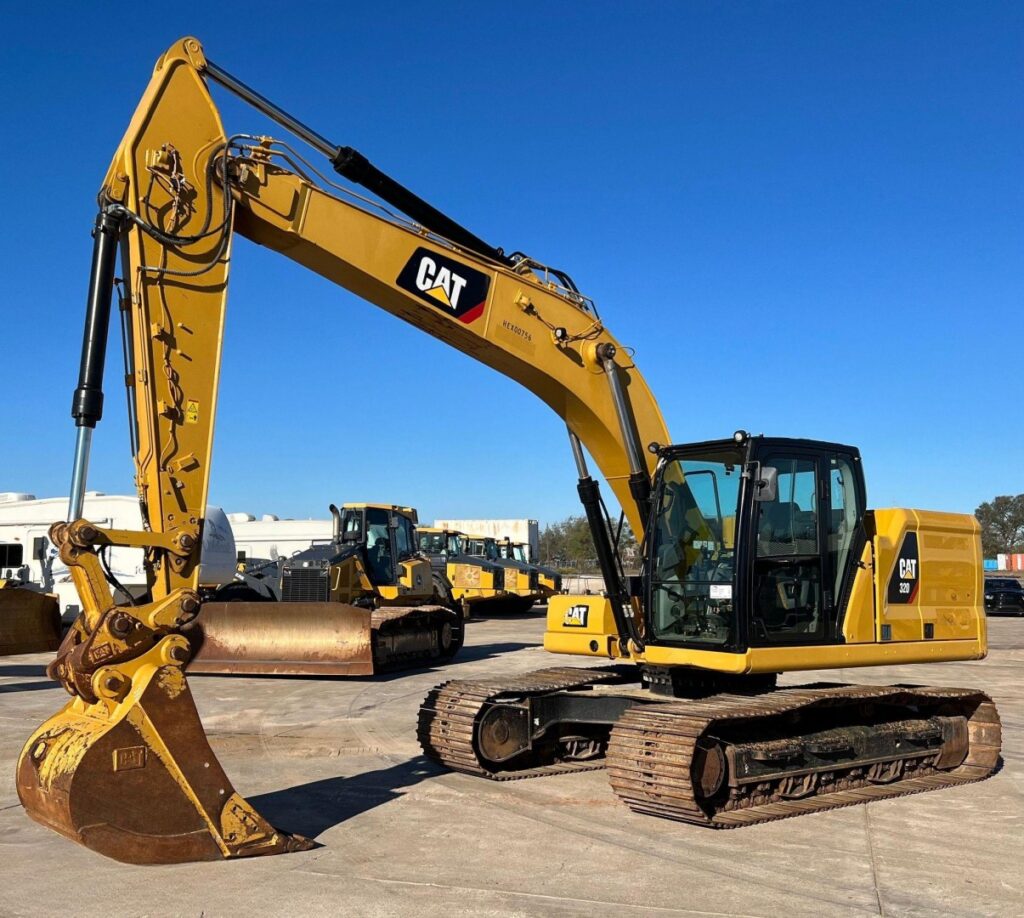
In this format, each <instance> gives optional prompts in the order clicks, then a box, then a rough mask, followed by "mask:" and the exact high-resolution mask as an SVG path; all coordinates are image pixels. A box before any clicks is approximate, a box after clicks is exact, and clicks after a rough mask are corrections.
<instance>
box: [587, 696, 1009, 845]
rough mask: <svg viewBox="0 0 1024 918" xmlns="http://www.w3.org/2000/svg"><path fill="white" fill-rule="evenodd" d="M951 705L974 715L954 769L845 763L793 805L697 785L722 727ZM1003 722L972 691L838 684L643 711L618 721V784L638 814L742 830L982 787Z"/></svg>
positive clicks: (775, 797)
mask: <svg viewBox="0 0 1024 918" xmlns="http://www.w3.org/2000/svg"><path fill="white" fill-rule="evenodd" d="M863 702H867V703H884V702H891V703H893V704H900V705H915V704H926V705H937V704H946V705H952V706H955V707H958V708H961V709H962V710H963V711H964V713H965V714H966V715H967V717H968V720H967V729H968V740H969V745H968V750H967V755H966V757H965V759H964V761H963V762H962V763H961V764H960V765H958V766H957V767H955V768H953V769H952V770H950V771H938V770H936V769H935V767H934V765H932V764H930V763H928V762H926V761H925V760H923V759H917V760H914V761H907V762H905V763H901V766H900V769H901V771H902V773H903V775H904V776H903V777H902V778H901V779H900V780H895V781H893V782H892V783H873V781H872V779H871V778H870V777H869V776H868V774H867V772H868V771H869V770H868V769H865V768H864V767H863V766H861V767H856V766H853V765H851V766H850V767H846V766H845V765H840V766H839V767H837V768H836V769H835V772H834V773H833V774H831V775H823V776H821V777H822V780H821V781H820V783H819V784H818V788H817V789H818V791H820V792H817V793H815V794H814V795H813V796H807V797H805V798H802V799H786V795H785V792H784V789H783V788H782V786H781V784H779V783H778V782H773V781H765V782H762V783H760V784H757V785H755V786H754V787H753V788H752V789H751V790H750V791H749V792H747V793H737V790H736V788H729V789H728V793H727V795H726V796H725V797H724V799H719V800H717V801H714V802H712V801H709V800H707V799H703V798H702V795H701V793H700V791H699V790H698V789H697V787H696V786H695V782H694V775H695V772H697V771H699V763H697V766H698V767H697V768H695V762H694V758H695V754H696V753H697V751H698V749H700V748H701V744H702V741H704V742H705V743H706V741H707V740H708V738H709V737H710V736H712V735H713V733H714V731H715V729H716V728H720V727H721V726H722V725H724V724H729V723H737V722H742V721H745V720H754V719H758V718H765V717H773V716H777V715H784V716H785V715H792V714H794V713H795V712H797V711H800V710H806V709H808V708H811V707H824V706H829V705H833V706H834V705H844V704H853V703H863ZM1000 734H1001V729H1000V721H999V715H998V713H997V712H996V708H995V705H994V704H993V703H992V700H991V699H990V698H989V697H988V696H987V695H984V694H983V693H981V692H976V691H971V690H967V689H946V688H917V687H904V686H863V685H852V686H835V687H829V688H814V687H808V688H796V689H785V690H779V691H775V692H772V693H769V694H767V695H763V696H759V697H746V696H737V695H718V696H714V697H711V698H708V699H706V700H703V701H693V702H690V701H688V702H670V703H667V704H651V705H646V704H645V705H637V706H636V707H633V708H630V709H629V710H628V711H627V712H626V713H625V714H624V715H623V716H622V717H621V718H620V719H619V721H618V722H617V723H616V724H615V726H614V727H613V729H612V733H611V738H610V741H609V744H608V750H607V757H606V764H607V768H608V773H609V777H610V779H611V785H612V788H613V790H614V791H615V793H616V794H617V795H618V796H619V798H620V799H621V800H623V802H625V803H626V804H627V806H629V807H630V809H632V810H634V811H635V812H638V813H646V814H650V815H654V816H661V817H665V818H668V819H674V820H677V821H682V822H689V823H696V824H699V825H705V826H712V827H715V828H735V827H738V826H744V825H752V824H754V823H760V822H767V821H769V820H774V819H784V818H786V817H789V816H799V815H803V814H806V813H816V812H821V811H824V810H830V809H834V808H837V807H842V806H851V805H853V804H857V803H867V802H869V801H872V800H881V799H887V798H891V797H901V796H905V795H908V794H915V793H921V792H923V791H929V790H938V789H940V788H943V787H951V786H955V785H959V784H967V783H970V782H974V781H981V780H984V779H985V778H987V777H988V776H989V775H990V774H991V773H992V771H993V769H994V768H995V767H996V764H997V763H998V760H999V749H1000Z"/></svg>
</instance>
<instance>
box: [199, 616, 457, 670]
mask: <svg viewBox="0 0 1024 918" xmlns="http://www.w3.org/2000/svg"><path fill="white" fill-rule="evenodd" d="M184 633H185V634H186V635H187V637H188V639H189V643H190V644H191V645H192V652H193V657H192V661H191V662H190V663H189V664H188V670H189V672H195V673H225V674H257V675H278V676H286V675H287V676H370V675H373V674H374V673H376V672H379V671H381V670H384V669H395V668H398V667H401V666H411V665H416V664H417V663H422V662H428V661H430V660H443V659H447V658H449V657H452V656H454V655H455V654H456V653H457V652H458V650H459V648H460V647H461V646H462V639H463V626H462V617H461V616H460V615H459V614H458V613H457V612H454V611H453V610H452V609H449V608H448V607H447V606H433V605H431V606H402V607H383V608H380V609H374V610H372V611H371V610H369V609H360V608H359V607H357V606H350V605H347V604H345V603H339V602H210V603H206V604H204V605H203V607H202V610H201V611H200V613H199V615H198V616H197V617H196V619H195V621H193V622H192V623H191V624H190V625H189V626H188V628H187V629H186V631H185V632H184Z"/></svg>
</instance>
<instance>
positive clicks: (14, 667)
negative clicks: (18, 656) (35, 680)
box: [0, 662, 46, 676]
mask: <svg viewBox="0 0 1024 918" xmlns="http://www.w3.org/2000/svg"><path fill="white" fill-rule="evenodd" d="M45 675H46V667H45V666H43V665H42V664H36V665H33V666H30V665H28V664H27V663H8V664H6V665H5V664H4V663H2V662H0V676H45Z"/></svg>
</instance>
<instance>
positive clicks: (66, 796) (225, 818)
mask: <svg viewBox="0 0 1024 918" xmlns="http://www.w3.org/2000/svg"><path fill="white" fill-rule="evenodd" d="M186 656H187V643H186V641H185V639H184V638H183V637H180V636H177V635H174V636H168V637H165V638H163V639H162V640H161V641H160V642H159V643H158V644H156V645H155V646H154V647H153V648H152V649H151V650H150V651H148V652H147V653H145V654H143V655H142V656H140V657H138V658H136V659H134V660H131V661H129V662H127V663H123V664H119V665H117V666H107V667H101V668H100V669H98V670H97V671H96V672H95V673H94V674H93V676H92V680H91V687H92V693H93V694H94V695H95V697H96V698H97V700H96V701H94V702H91V703H90V702H87V701H85V700H84V699H83V698H82V697H76V698H74V700H72V701H71V702H69V703H68V704H67V706H66V707H65V708H64V709H63V710H62V711H60V712H59V713H58V714H56V715H54V716H53V717H51V718H50V719H49V720H48V721H46V723H44V724H43V725H42V727H40V728H39V729H38V730H37V731H36V732H35V733H34V734H33V735H32V737H31V738H30V739H29V741H28V743H26V745H25V748H24V749H23V750H22V753H21V756H20V758H19V760H18V772H17V786H18V796H19V797H20V798H21V802H22V803H23V804H24V806H25V809H26V810H27V811H28V814H29V815H30V816H31V817H32V818H33V819H35V820H36V821H37V822H40V823H42V824H43V825H45V826H47V827H49V828H51V829H54V830H55V831H57V832H59V833H60V834H61V835H64V836H65V837H67V838H69V839H71V840H72V841H76V842H78V843H79V844H82V845H85V846H86V847H87V848H91V849H92V850H93V851H97V852H99V853H100V854H104V855H106V856H107V857H112V858H114V859H116V860H119V861H124V862H126V863H130V864H176V863H182V862H186V861H204V860H216V859H219V858H234V857H249V856H254V855H262V854H282V853H285V852H289V851H302V850H307V849H309V848H311V847H313V842H311V841H310V840H309V839H306V838H302V837H301V836H293V835H288V834H286V833H284V832H280V831H278V830H277V829H275V828H274V827H273V826H271V825H270V824H269V823H268V822H267V821H266V820H265V819H264V818H263V817H262V816H260V814H259V813H257V812H256V810H255V809H253V807H252V806H251V805H250V804H249V803H248V802H247V801H246V800H245V799H244V798H243V797H241V796H240V795H239V794H238V793H237V792H236V791H235V789H234V787H232V785H231V782H230V781H229V780H228V778H227V775H226V774H225V773H224V769H223V768H221V766H220V763H219V762H218V761H217V757H216V756H215V755H214V754H213V750H212V749H211V748H210V744H209V742H208V741H207V738H206V733H205V732H204V730H203V726H202V724H201V723H200V720H199V714H198V713H197V711H196V707H195V703H194V702H193V700H192V693H191V692H190V691H189V687H188V684H187V683H186V681H185V674H184V673H183V671H182V667H181V662H180V661H181V660H183V659H185V657H186Z"/></svg>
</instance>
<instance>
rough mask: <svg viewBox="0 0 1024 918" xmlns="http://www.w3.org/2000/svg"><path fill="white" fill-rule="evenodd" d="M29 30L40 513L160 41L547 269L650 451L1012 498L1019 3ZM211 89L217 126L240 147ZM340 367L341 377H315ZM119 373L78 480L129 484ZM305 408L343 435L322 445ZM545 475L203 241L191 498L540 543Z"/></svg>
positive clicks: (9, 328)
mask: <svg viewBox="0 0 1024 918" xmlns="http://www.w3.org/2000/svg"><path fill="white" fill-rule="evenodd" d="M27 7H28V5H27V4H25V5H23V9H22V10H19V11H14V12H12V11H10V9H11V8H10V5H6V7H5V9H4V12H3V13H0V18H2V20H3V23H4V26H5V28H4V31H5V33H6V34H8V35H18V36H19V40H18V41H17V42H8V45H7V48H6V49H5V54H4V59H3V62H2V64H0V76H2V81H3V86H4V97H5V98H4V111H5V114H6V119H5V120H6V137H5V142H4V143H3V144H2V145H0V183H2V184H3V191H4V195H3V199H4V201H5V202H6V203H7V213H6V215H5V219H4V220H3V221H0V240H2V252H3V271H2V274H0V290H2V300H0V302H2V307H0V308H2V315H3V318H4V321H3V328H4V331H5V336H4V338H5V341H4V345H3V348H2V349H0V385H2V388H3V391H4V393H5V395H6V398H5V400H4V411H3V424H2V426H0V490H23V491H31V492H34V493H36V494H37V495H40V496H44V495H46V496H49V495H56V494H64V493H66V491H67V485H68V477H69V473H70V465H71V453H72V445H73V436H74V431H73V426H72V421H71V420H70V417H69V405H70V396H71V390H72V388H73V387H74V384H75V378H76V374H77V363H78V351H79V348H80V342H81V325H82V314H83V306H84V298H85V288H86V281H87V277H88V270H89V256H90V247H91V241H90V238H89V229H90V227H91V224H92V220H93V216H94V209H95V193H96V191H97V188H98V184H99V182H100V180H101V178H102V176H103V173H104V171H105V169H106V166H107V163H108V161H109V158H110V156H111V154H112V153H113V150H114V147H115V146H116V144H117V141H118V140H119V138H120V135H121V133H122V131H123V129H124V126H125V124H126V123H127V121H128V118H129V117H130V115H131V112H132V111H133V109H134V106H135V104H136V101H137V99H138V96H139V94H140V93H141V91H142V89H143V87H144V86H145V84H146V81H147V79H148V76H149V73H150V71H151V69H152V65H153V62H154V61H155V60H156V58H157V57H158V56H159V55H160V54H161V53H162V52H163V50H164V49H165V48H166V47H167V46H168V45H169V44H171V42H172V41H174V40H175V39H176V38H178V37H179V36H180V35H183V34H194V35H196V36H197V37H199V38H200V39H201V40H202V41H203V43H204V45H205V48H206V51H207V54H208V55H209V57H210V58H211V59H212V60H214V61H216V62H217V63H219V64H220V65H221V66H222V67H225V68H226V69H228V70H229V71H231V72H233V73H235V74H236V75H237V76H239V77H240V78H241V79H243V80H246V81H247V82H249V83H250V84H252V85H254V86H255V87H257V88H258V89H259V90H260V91H262V92H263V93H264V94H265V95H267V96H269V97H270V98H272V99H274V100H275V101H276V102H278V103H279V104H280V105H282V106H283V107H284V108H286V109H288V110H290V111H292V112H293V113H294V114H295V115H296V116H298V117H300V118H301V119H303V120H305V121H306V122H307V123H309V124H310V125H312V126H313V127H315V128H316V129H317V130H318V131H319V132H320V133H322V134H324V135H326V136H328V137H330V138H331V139H332V140H334V141H336V142H337V143H340V144H349V145H351V146H354V147H356V148H358V149H359V150H361V151H362V152H363V153H365V154H366V155H367V156H369V157H370V159H371V160H372V161H374V162H375V163H376V164H377V165H379V166H380V167H381V168H383V169H385V170H386V171H389V172H390V173H391V174H393V175H394V176H395V177H396V178H398V179H399V180H400V181H402V182H403V183H404V184H406V185H407V186H409V187H410V188H412V189H414V190H415V191H417V192H418V193H419V194H420V195H422V196H423V197H425V198H427V199H428V200H429V201H431V202H432V203H434V204H435V205H436V206H438V207H440V208H442V209H443V210H446V211H447V212H449V213H450V214H451V215H452V216H453V217H455V218H456V219H458V220H460V221H461V222H463V223H464V224H466V225H467V226H469V227H470V228H471V229H473V230H474V231H475V232H477V233H478V234H479V235H481V236H483V237H484V238H485V239H487V240H488V241H490V242H492V243H493V244H495V245H501V246H504V247H505V248H506V250H515V249H521V250H524V251H526V252H528V253H530V254H531V255H533V256H534V257H536V258H538V259H540V260H542V261H545V262H547V263H550V264H554V265H557V266H559V267H562V268H564V269H566V270H568V271H569V272H570V273H571V274H572V275H573V276H574V278H575V279H576V282H577V283H578V284H579V286H580V287H581V289H582V290H583V291H584V292H586V293H587V294H589V295H590V296H592V297H593V298H594V299H595V300H596V301H597V303H598V306H599V308H600V310H601V314H602V317H603V318H604V320H605V322H606V323H607V325H608V327H609V328H610V329H611V330H612V331H613V333H614V334H615V335H616V336H617V337H618V338H619V339H620V340H621V341H622V342H623V343H625V344H628V345H630V346H632V347H634V348H635V349H636V359H637V362H638V365H639V366H640V368H641V369H642V371H643V373H644V375H645V376H646V377H647V379H648V381H649V383H650V384H651V386H652V388H653V390H654V392H655V394H656V396H657V397H658V399H659V402H660V403H661V406H662V410H663V412H664V414H665V416H666V419H667V421H668V425H669V429H670V431H671V432H672V435H673V438H674V439H675V440H677V441H687V440H697V439H705V438H710V437H717V436H727V435H729V434H730V433H731V432H732V431H733V430H734V429H736V428H737V427H745V428H747V429H750V430H752V431H755V432H759V431H760V432H765V433H770V434H776V435H785V436H806V437H815V438H820V439H832V440H839V441H843V442H848V443H853V444H855V445H857V446H859V447H860V448H861V450H862V453H863V455H864V458H865V467H866V472H867V476H868V495H869V502H870V503H871V504H872V505H873V506H893V505H899V506H913V507H924V508H934V509H949V510H957V511H968V512H969V511H972V510H973V509H974V507H975V506H976V505H977V504H978V503H979V502H980V501H982V500H985V499H988V498H990V497H992V496H993V495H995V494H1003V493H1018V492H1021V491H1024V474H1022V470H1024V461H1022V458H1021V457H1022V454H1024V423H1022V420H1021V411H1020V404H1021V398H1022V394H1024V386H1022V378H1024V374H1022V367H1024V304H1022V292H1024V283H1022V271H1021V254H1022V251H1024V247H1022V242H1024V239H1022V236H1024V222H1022V207H1021V204H1022V200H1021V198H1022V187H1024V186H1022V183H1021V179H1022V152H1024V149H1022V148H1024V143H1022V141H1024V127H1022V121H1021V110H1022V105H1021V103H1022V101H1024V100H1022V79H1021V78H1022V76H1024V72H1022V69H1024V59H1022V54H1021V48H1022V37H1024V6H1021V5H1019V4H1014V3H991V2H977V3H941V2H903V3H891V2H880V3H873V2H858V3H818V2H809V3H798V2H765V3H743V2H729V3H725V2H722V3H715V2H706V3H697V2H692V3H686V2H678V3H629V4H627V3H604V2H590V3H560V4H531V3H520V4H516V5H513V6H509V5H508V4H479V3H435V4H421V3H387V2H378V3H374V4H345V5H339V4H337V3H331V4H322V5H321V4H291V5H288V4H285V5H282V4H279V3H274V4H267V5H261V4H259V3H247V4H244V5H239V6H237V7H234V8H232V7H223V6H210V5H209V4H203V5H198V4H195V5H191V4H189V3H176V4H173V5H172V6H170V7H167V8H166V9H164V10H163V11H162V12H160V13H159V14H157V15H152V16H151V17H147V16H146V15H145V11H142V13H140V14H139V16H138V18H136V16H135V15H132V16H126V15H125V14H124V7H123V5H120V4H117V5H113V4H111V5H110V6H109V7H107V8H106V10H107V11H106V12H104V5H103V4H89V5H86V4H68V5H66V8H64V9H62V8H61V4H59V3H58V4H46V5H36V6H35V8H34V9H26V8H27ZM282 11H285V12H282ZM55 23H59V25H60V27H59V28H55V27H54V24H55ZM216 98H217V100H218V103H219V104H221V105H222V110H223V113H224V116H225V121H226V126H227V128H228V130H229V131H232V130H242V131H250V130H269V129H268V128H267V126H266V125H265V124H264V123H263V122H262V121H261V120H260V119H259V118H257V117H256V116H255V114H254V113H252V112H251V111H250V110H248V109H246V108H245V107H243V106H241V105H239V104H237V103H236V102H234V101H233V100H231V99H229V98H227V97H226V96H225V94H224V93H223V92H218V94H217V95H216ZM353 353H356V354H358V355H359V360H360V361H362V362H363V363H364V365H365V370H364V371H362V372H357V373H354V374H353V373H352V372H351V371H350V370H346V371H345V372H342V371H341V369H340V367H341V366H342V364H343V363H344V365H346V366H349V365H350V363H349V361H350V358H351V355H352V354H353ZM342 358H344V360H343V359H342ZM119 374H120V355H119V354H118V352H117V350H116V348H115V349H112V350H111V352H110V355H109V359H108V382H107V391H108V399H107V413H106V416H105V418H104V420H103V421H102V422H101V424H100V427H99V429H98V432H97V436H96V446H95V450H94V456H93V466H92V473H91V475H90V487H92V488H96V489H101V490H104V491H107V492H110V493H130V491H131V487H132V483H131V464H130V457H129V455H128V446H127V435H126V432H125V421H124V408H123V399H122V390H121V387H120V383H119V379H118V376H119ZM370 380H375V381H374V382H372V383H371V382H370ZM339 399H344V400H350V402H351V404H352V405H354V406H356V414H358V412H359V411H360V410H362V409H365V415H364V416H365V424H364V425H363V426H362V427H360V425H358V424H352V426H351V428H350V429H345V430H340V429H338V427H337V425H336V424H335V423H334V422H333V420H332V415H333V411H334V409H335V408H336V407H337V405H338V401H339ZM347 414H348V416H349V417H352V416H353V412H351V411H349V412H347ZM513 422H514V423H513ZM574 484H575V476H574V472H573V467H572V463H571V457H570V454H569V450H568V445H567V442H566V438H565V432H564V426H563V425H562V423H561V421H560V420H559V419H558V418H557V417H556V416H555V415H553V414H552V413H551V412H550V411H549V409H547V408H546V407H545V406H544V405H542V404H541V403H540V402H539V401H537V400H536V399H534V397H533V396H532V395H530V394H529V393H527V392H526V391H525V390H524V389H521V388H520V387H519V386H517V385H516V384H515V383H513V382H511V381H510V380H507V379H504V378H503V377H500V376H498V375H497V374H495V373H494V372H493V371H491V370H488V369H486V368H485V367H482V366H480V365H478V364H476V363H475V362H474V361H472V360H471V359H470V358H468V357H465V356H464V355H462V354H460V353H458V352H455V351H453V350H450V349H448V348H447V347H446V346H445V345H442V344H440V343H439V342H436V341H434V340H433V339H432V338H429V337H427V336H426V335H424V334H422V333H420V332H418V331H416V330H415V329H413V328H411V327H409V326H407V325H405V324H404V323H401V322H399V321H398V320H397V319H394V318H392V317H390V316H388V315H386V314H385V313H383V312H381V311H379V310H376V309H374V308H372V307H370V306H369V305H367V304H366V303H363V302H362V301H359V300H357V299H355V298H354V297H352V296H351V295H349V294H347V293H346V292H344V291H342V290H340V289H338V288H335V287H332V286H331V285H330V284H328V283H327V282H326V281H324V280H322V279H320V278H318V277H314V276H313V275H311V274H309V273H306V272H304V271H303V270H301V269H300V268H298V267H297V266H295V265H293V264H291V263H290V262H288V261H287V260H286V259H283V258H281V257H279V256H276V255H274V254H272V253H269V252H266V251H263V250H259V249H257V248H256V247H254V246H253V245H251V244H250V243H248V242H247V241H245V240H244V239H239V240H238V241H237V243H236V247H235V254H234V264H233V268H232V289H231V293H230V297H229V307H228V330H227V340H226V343H225V356H224V368H223V377H222V389H221V401H220V406H219V417H218V430H217V448H216V452H215V459H214V467H213V480H212V490H211V498H212V500H214V501H215V502H218V503H220V504H222V505H223V506H224V507H225V508H226V509H228V510H241V509H246V510H250V511H252V512H257V513H260V512H276V513H279V514H281V515H290V516H309V515H316V516H322V515H324V508H325V507H326V504H327V503H328V502H329V501H332V500H334V501H340V500H363V499H365V500H387V501H391V500H393V501H395V502H401V503H411V504H414V505H416V506H418V507H419V508H420V511H421V514H422V516H423V517H424V518H427V519H431V518H433V517H434V516H451V517H467V516H497V517H520V516H530V517H536V518H539V519H541V520H542V521H550V520H554V519H558V518H560V517H562V516H565V515H567V514H569V513H575V512H578V504H577V498H576V493H575V487H574Z"/></svg>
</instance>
